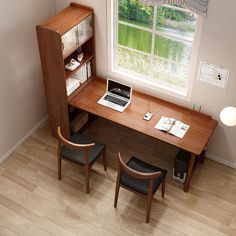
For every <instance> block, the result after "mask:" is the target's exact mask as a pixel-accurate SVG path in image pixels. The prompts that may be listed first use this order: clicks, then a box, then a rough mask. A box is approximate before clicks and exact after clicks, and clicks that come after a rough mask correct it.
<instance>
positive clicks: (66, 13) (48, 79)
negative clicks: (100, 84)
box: [36, 3, 96, 138]
mask: <svg viewBox="0 0 236 236" xmlns="http://www.w3.org/2000/svg"><path fill="white" fill-rule="evenodd" d="M36 30H37V37H38V45H39V52H40V59H41V66H42V73H43V80H44V87H45V92H46V98H47V107H48V114H49V122H50V126H51V132H52V135H53V136H55V137H56V136H57V127H58V126H60V127H61V129H62V132H63V134H64V135H65V136H66V137H67V138H68V137H69V136H70V123H71V122H72V121H71V120H70V114H69V107H68V101H69V100H70V99H71V98H72V97H73V96H74V95H75V94H77V93H78V92H80V91H81V90H82V89H83V88H84V87H85V86H86V85H87V84H88V83H89V82H90V81H91V80H92V79H93V78H94V77H95V76H96V61H95V34H94V12H93V9H91V8H89V7H86V6H83V5H80V4H77V3H71V4H70V5H69V7H67V8H65V9H64V10H63V11H61V12H59V13H58V14H57V15H56V16H54V17H52V18H50V19H49V20H47V21H46V22H44V23H42V24H40V25H37V27H36ZM68 35H69V36H68ZM68 39H69V40H68ZM80 47H81V48H82V51H83V54H84V56H83V59H82V61H81V62H80V66H79V67H78V68H77V69H75V70H74V71H72V72H71V71H68V70H66V69H65V65H66V64H67V63H68V62H69V61H70V60H71V59H72V58H73V59H76V58H77V54H78V51H77V50H78V49H79V48H80ZM87 62H90V65H91V76H90V78H88V79H87V81H85V82H84V83H82V84H80V87H78V88H77V89H76V90H75V91H74V92H73V93H72V94H71V95H70V96H67V89H66V80H67V79H68V78H70V77H71V76H72V75H73V74H74V73H76V72H77V71H78V70H80V69H81V67H82V66H83V65H84V64H85V63H87ZM73 118H75V117H73Z"/></svg>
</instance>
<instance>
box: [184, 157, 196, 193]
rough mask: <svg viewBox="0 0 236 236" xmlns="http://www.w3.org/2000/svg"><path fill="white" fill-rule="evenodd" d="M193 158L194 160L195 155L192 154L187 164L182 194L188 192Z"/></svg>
mask: <svg viewBox="0 0 236 236" xmlns="http://www.w3.org/2000/svg"><path fill="white" fill-rule="evenodd" d="M195 158H196V155H195V154H193V153H192V154H191V158H190V162H189V166H188V174H187V179H186V182H185V184H184V192H188V190H189V185H190V182H191V178H192V175H193V166H194V162H195Z"/></svg>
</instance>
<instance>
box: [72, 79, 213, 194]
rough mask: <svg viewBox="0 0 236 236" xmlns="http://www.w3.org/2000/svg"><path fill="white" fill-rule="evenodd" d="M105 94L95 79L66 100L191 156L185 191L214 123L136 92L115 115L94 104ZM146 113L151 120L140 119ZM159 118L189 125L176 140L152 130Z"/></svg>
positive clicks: (101, 84) (101, 81)
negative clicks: (121, 110)
mask: <svg viewBox="0 0 236 236" xmlns="http://www.w3.org/2000/svg"><path fill="white" fill-rule="evenodd" d="M105 91H106V83H105V80H102V79H100V78H98V77H97V78H95V79H94V80H92V81H91V82H90V83H89V84H88V85H87V86H86V87H85V88H84V89H83V90H82V91H81V92H80V93H78V94H76V95H75V96H72V97H71V98H70V100H69V104H70V105H72V106H75V107H77V108H80V109H82V110H84V111H87V112H89V113H92V114H94V115H97V116H100V117H103V118H105V119H108V120H111V121H114V122H116V123H118V124H121V125H124V126H126V127H129V128H131V129H134V130H137V131H139V132H141V133H144V134H147V135H149V136H152V137H154V138H157V139H159V140H162V141H163V142H166V143H169V144H172V145H174V146H176V147H179V148H181V149H183V150H186V151H188V152H190V153H192V155H191V159H190V163H189V168H188V175H187V180H186V182H185V186H184V191H185V192H187V191H188V189H189V185H190V181H191V177H192V174H193V170H194V168H193V167H194V163H195V159H196V156H198V155H201V153H202V152H203V151H204V150H205V148H206V146H207V144H208V141H209V139H210V137H211V135H212V133H213V132H214V130H215V128H216V126H217V121H216V120H213V119H212V118H211V117H210V116H208V115H204V114H202V113H199V112H196V111H192V110H190V109H187V108H184V107H181V106H178V105H175V104H173V103H170V102H167V101H164V100H161V99H158V98H155V97H152V96H149V95H146V94H143V93H140V92H137V91H133V97H132V102H131V104H130V105H129V106H128V107H127V108H126V110H125V111H124V112H122V113H121V112H117V111H115V110H112V109H110V108H107V107H105V106H102V105H99V104H98V103H97V101H98V100H99V99H100V98H101V97H102V96H103V95H104V93H105ZM147 111H149V112H152V113H153V114H154V116H153V117H152V119H151V120H150V121H145V120H143V116H144V115H145V113H146V112H147ZM161 116H167V117H173V118H175V119H178V120H181V121H183V122H184V123H186V124H188V125H190V128H189V130H188V131H187V133H186V134H185V136H184V138H183V139H181V138H177V137H175V136H173V135H170V134H168V133H166V132H163V131H159V130H157V129H155V128H154V126H155V124H156V123H157V121H158V120H159V119H160V118H161Z"/></svg>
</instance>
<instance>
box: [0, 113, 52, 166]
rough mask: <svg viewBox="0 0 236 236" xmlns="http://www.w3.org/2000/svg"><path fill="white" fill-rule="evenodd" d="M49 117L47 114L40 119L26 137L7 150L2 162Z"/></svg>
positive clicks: (0, 159)
mask: <svg viewBox="0 0 236 236" xmlns="http://www.w3.org/2000/svg"><path fill="white" fill-rule="evenodd" d="M47 119H48V115H46V116H45V117H44V118H43V119H42V120H40V121H39V122H38V123H37V124H36V125H35V126H34V127H33V128H32V129H31V130H30V131H29V132H28V133H27V134H26V135H25V136H24V137H22V138H21V139H20V140H19V141H18V142H17V143H16V144H15V145H14V146H13V147H12V148H11V149H10V150H9V151H7V152H6V153H5V154H4V155H3V156H2V157H0V163H1V162H3V161H4V160H6V159H7V158H8V157H9V156H10V155H11V154H12V153H13V152H14V151H15V150H16V149H17V148H18V147H19V146H20V145H21V144H22V143H23V142H24V141H25V140H26V139H27V138H28V137H29V136H31V135H32V134H33V133H34V132H35V131H36V130H37V129H38V128H39V127H41V126H42V125H44V124H45V123H46V121H47Z"/></svg>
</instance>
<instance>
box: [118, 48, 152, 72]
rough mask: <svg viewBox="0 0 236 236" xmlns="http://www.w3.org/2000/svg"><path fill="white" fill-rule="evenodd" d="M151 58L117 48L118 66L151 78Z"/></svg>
mask: <svg viewBox="0 0 236 236" xmlns="http://www.w3.org/2000/svg"><path fill="white" fill-rule="evenodd" d="M150 64H151V56H148V55H144V54H142V53H139V52H136V51H133V50H130V49H127V48H123V47H118V66H119V67H120V68H122V69H126V70H129V71H131V72H135V73H139V74H143V75H146V76H151V73H150Z"/></svg>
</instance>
